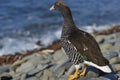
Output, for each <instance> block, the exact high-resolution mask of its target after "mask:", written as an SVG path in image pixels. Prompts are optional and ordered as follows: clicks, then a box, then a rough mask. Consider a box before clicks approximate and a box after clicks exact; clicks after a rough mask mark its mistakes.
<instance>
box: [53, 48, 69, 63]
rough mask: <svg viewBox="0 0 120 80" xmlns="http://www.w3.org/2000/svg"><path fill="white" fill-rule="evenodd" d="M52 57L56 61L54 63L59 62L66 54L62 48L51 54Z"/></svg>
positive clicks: (63, 59) (64, 58)
mask: <svg viewBox="0 0 120 80" xmlns="http://www.w3.org/2000/svg"><path fill="white" fill-rule="evenodd" d="M53 58H54V60H55V61H56V64H60V63H62V62H64V61H65V60H66V59H67V56H66V54H65V53H64V52H63V51H62V50H58V51H56V52H55V53H54V54H53Z"/></svg>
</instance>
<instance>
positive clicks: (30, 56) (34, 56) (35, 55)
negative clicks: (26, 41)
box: [23, 53, 42, 61]
mask: <svg viewBox="0 0 120 80" xmlns="http://www.w3.org/2000/svg"><path fill="white" fill-rule="evenodd" d="M36 57H39V58H42V56H41V54H37V53H34V54H32V55H29V56H26V57H24V58H23V60H27V61H28V60H30V59H33V58H36Z"/></svg>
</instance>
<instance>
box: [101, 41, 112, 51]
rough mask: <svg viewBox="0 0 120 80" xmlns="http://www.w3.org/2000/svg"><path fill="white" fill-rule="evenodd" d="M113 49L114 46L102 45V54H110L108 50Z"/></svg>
mask: <svg viewBox="0 0 120 80" xmlns="http://www.w3.org/2000/svg"><path fill="white" fill-rule="evenodd" d="M111 47H112V44H109V43H107V44H102V45H100V48H101V51H102V52H108V50H109V49H110V48H111Z"/></svg>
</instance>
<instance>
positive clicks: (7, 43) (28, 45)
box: [0, 37, 40, 55]
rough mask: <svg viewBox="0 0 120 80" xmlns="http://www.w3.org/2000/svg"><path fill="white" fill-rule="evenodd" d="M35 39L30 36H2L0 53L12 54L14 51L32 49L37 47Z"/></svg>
mask: <svg viewBox="0 0 120 80" xmlns="http://www.w3.org/2000/svg"><path fill="white" fill-rule="evenodd" d="M35 41H36V39H32V38H22V39H15V38H8V37H6V38H3V39H2V40H1V41H0V43H1V45H3V48H1V49H0V55H3V54H10V53H12V54H14V53H15V52H22V51H26V50H33V49H36V48H39V47H40V46H37V45H36V44H35Z"/></svg>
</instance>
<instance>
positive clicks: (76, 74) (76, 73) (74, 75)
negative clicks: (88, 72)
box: [68, 69, 79, 80]
mask: <svg viewBox="0 0 120 80" xmlns="http://www.w3.org/2000/svg"><path fill="white" fill-rule="evenodd" d="M78 77H79V70H78V69H76V71H75V73H74V74H73V75H70V76H69V77H68V80H73V79H76V78H78Z"/></svg>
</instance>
